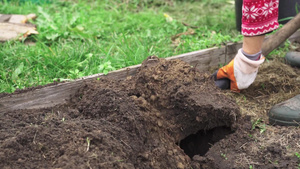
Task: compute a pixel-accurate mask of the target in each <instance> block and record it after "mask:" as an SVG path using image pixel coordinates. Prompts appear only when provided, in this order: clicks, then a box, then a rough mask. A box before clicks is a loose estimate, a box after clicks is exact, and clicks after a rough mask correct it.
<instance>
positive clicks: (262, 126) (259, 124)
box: [251, 118, 266, 134]
mask: <svg viewBox="0 0 300 169" xmlns="http://www.w3.org/2000/svg"><path fill="white" fill-rule="evenodd" d="M255 128H259V130H260V134H262V133H263V132H265V131H266V124H265V123H264V121H263V120H262V119H261V118H259V119H257V120H256V121H254V122H252V128H251V130H254V129H255Z"/></svg>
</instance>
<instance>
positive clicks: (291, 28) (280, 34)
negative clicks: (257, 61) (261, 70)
mask: <svg viewBox="0 0 300 169" xmlns="http://www.w3.org/2000/svg"><path fill="white" fill-rule="evenodd" d="M299 28H300V13H298V14H297V15H296V16H295V17H294V18H293V19H292V20H290V21H289V22H288V23H286V24H285V25H284V26H283V27H282V28H281V29H279V30H278V31H277V32H276V33H274V34H272V35H271V36H270V37H269V38H268V39H266V40H265V41H264V43H263V46H262V53H263V55H264V56H267V55H268V54H269V53H271V52H272V51H273V50H274V49H276V48H277V47H278V46H280V44H281V43H283V42H284V41H285V40H287V39H288V38H289V37H290V36H291V35H292V34H293V33H295V32H296V31H297V30H298V29H299Z"/></svg>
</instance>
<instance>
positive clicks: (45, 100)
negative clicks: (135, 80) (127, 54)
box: [0, 31, 300, 113]
mask: <svg viewBox="0 0 300 169" xmlns="http://www.w3.org/2000/svg"><path fill="white" fill-rule="evenodd" d="M290 40H291V41H295V40H300V31H298V32H296V33H295V34H293V35H292V36H291V37H290ZM241 47H242V43H230V44H227V45H226V46H222V47H219V48H218V47H213V48H209V49H204V50H199V51H194V52H190V53H185V54H181V55H177V56H172V57H168V58H166V59H168V60H172V59H180V60H182V61H185V62H187V63H189V64H191V65H192V66H196V68H198V69H200V70H210V69H212V68H217V67H218V66H219V65H220V64H226V63H228V62H229V61H230V60H231V59H232V58H234V56H235V54H236V52H237V50H238V49H240V48H241ZM140 66H141V65H140V64H139V65H135V66H129V67H126V68H123V69H120V70H116V71H113V72H110V73H109V74H108V75H106V77H109V78H113V79H125V78H126V77H128V76H133V75H134V74H135V73H136V71H137V69H138V68H139V67H140ZM102 76H104V75H103V74H95V75H91V76H86V77H83V78H81V79H77V80H74V81H71V82H65V83H59V84H57V85H53V86H46V87H43V88H40V89H35V90H32V91H28V92H24V93H19V94H12V95H8V96H4V97H2V98H0V113H2V112H6V111H12V110H17V109H37V108H45V107H52V106H55V105H58V104H63V103H66V101H67V100H68V99H69V98H70V96H71V95H73V94H74V93H75V92H76V91H77V89H78V88H79V87H80V85H81V84H82V83H83V82H84V81H86V80H92V79H96V78H99V77H102Z"/></svg>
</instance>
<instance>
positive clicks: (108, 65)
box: [99, 61, 116, 75]
mask: <svg viewBox="0 0 300 169" xmlns="http://www.w3.org/2000/svg"><path fill="white" fill-rule="evenodd" d="M113 70H116V68H114V67H113V66H112V65H111V62H110V61H107V62H104V63H103V64H101V65H100V66H99V72H102V73H103V74H105V75H107V74H108V72H109V71H113Z"/></svg>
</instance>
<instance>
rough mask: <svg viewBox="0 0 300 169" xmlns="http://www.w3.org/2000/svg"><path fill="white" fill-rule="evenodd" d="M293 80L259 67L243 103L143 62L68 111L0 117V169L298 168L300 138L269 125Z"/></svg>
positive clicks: (275, 65) (173, 68)
mask: <svg viewBox="0 0 300 169" xmlns="http://www.w3.org/2000/svg"><path fill="white" fill-rule="evenodd" d="M299 73H300V70H299V69H298V68H292V67H290V66H288V65H286V64H284V63H283V60H272V61H267V62H266V63H265V64H263V65H262V67H261V68H260V72H259V74H258V77H257V80H256V81H255V83H254V84H253V85H252V86H251V87H250V88H249V89H247V90H244V91H242V92H241V93H232V92H230V91H221V90H219V89H218V88H216V87H215V85H214V82H213V80H212V79H211V78H210V76H209V75H210V73H207V72H200V71H198V70H197V69H195V68H193V67H191V66H190V65H189V64H187V63H185V62H183V61H179V60H169V61H167V60H165V59H159V58H157V57H155V56H151V57H148V58H147V59H146V60H145V61H144V62H143V63H142V66H141V67H140V69H139V70H138V72H137V74H136V75H135V76H133V77H129V78H127V79H126V80H120V81H116V80H111V79H106V78H102V79H100V80H94V81H91V82H86V83H84V85H82V86H81V88H80V89H79V90H78V91H77V92H76V94H75V95H74V96H72V97H71V99H70V100H69V101H68V103H67V104H63V105H58V106H55V107H51V108H45V109H40V110H18V111H12V112H5V113H2V114H0V129H1V130H0V168H68V169H69V168H124V169H125V168H179V169H184V168H189V169H190V168H193V169H196V168H226V169H228V168H297V167H299V163H300V159H299V158H298V157H297V156H296V155H295V153H300V128H299V127H281V126H271V125H268V118H267V116H266V114H267V112H268V110H269V109H270V108H271V107H272V106H273V105H274V104H277V103H279V102H281V101H284V100H286V99H288V98H291V97H293V96H295V95H297V94H299V93H300V80H299V77H298V75H299Z"/></svg>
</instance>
